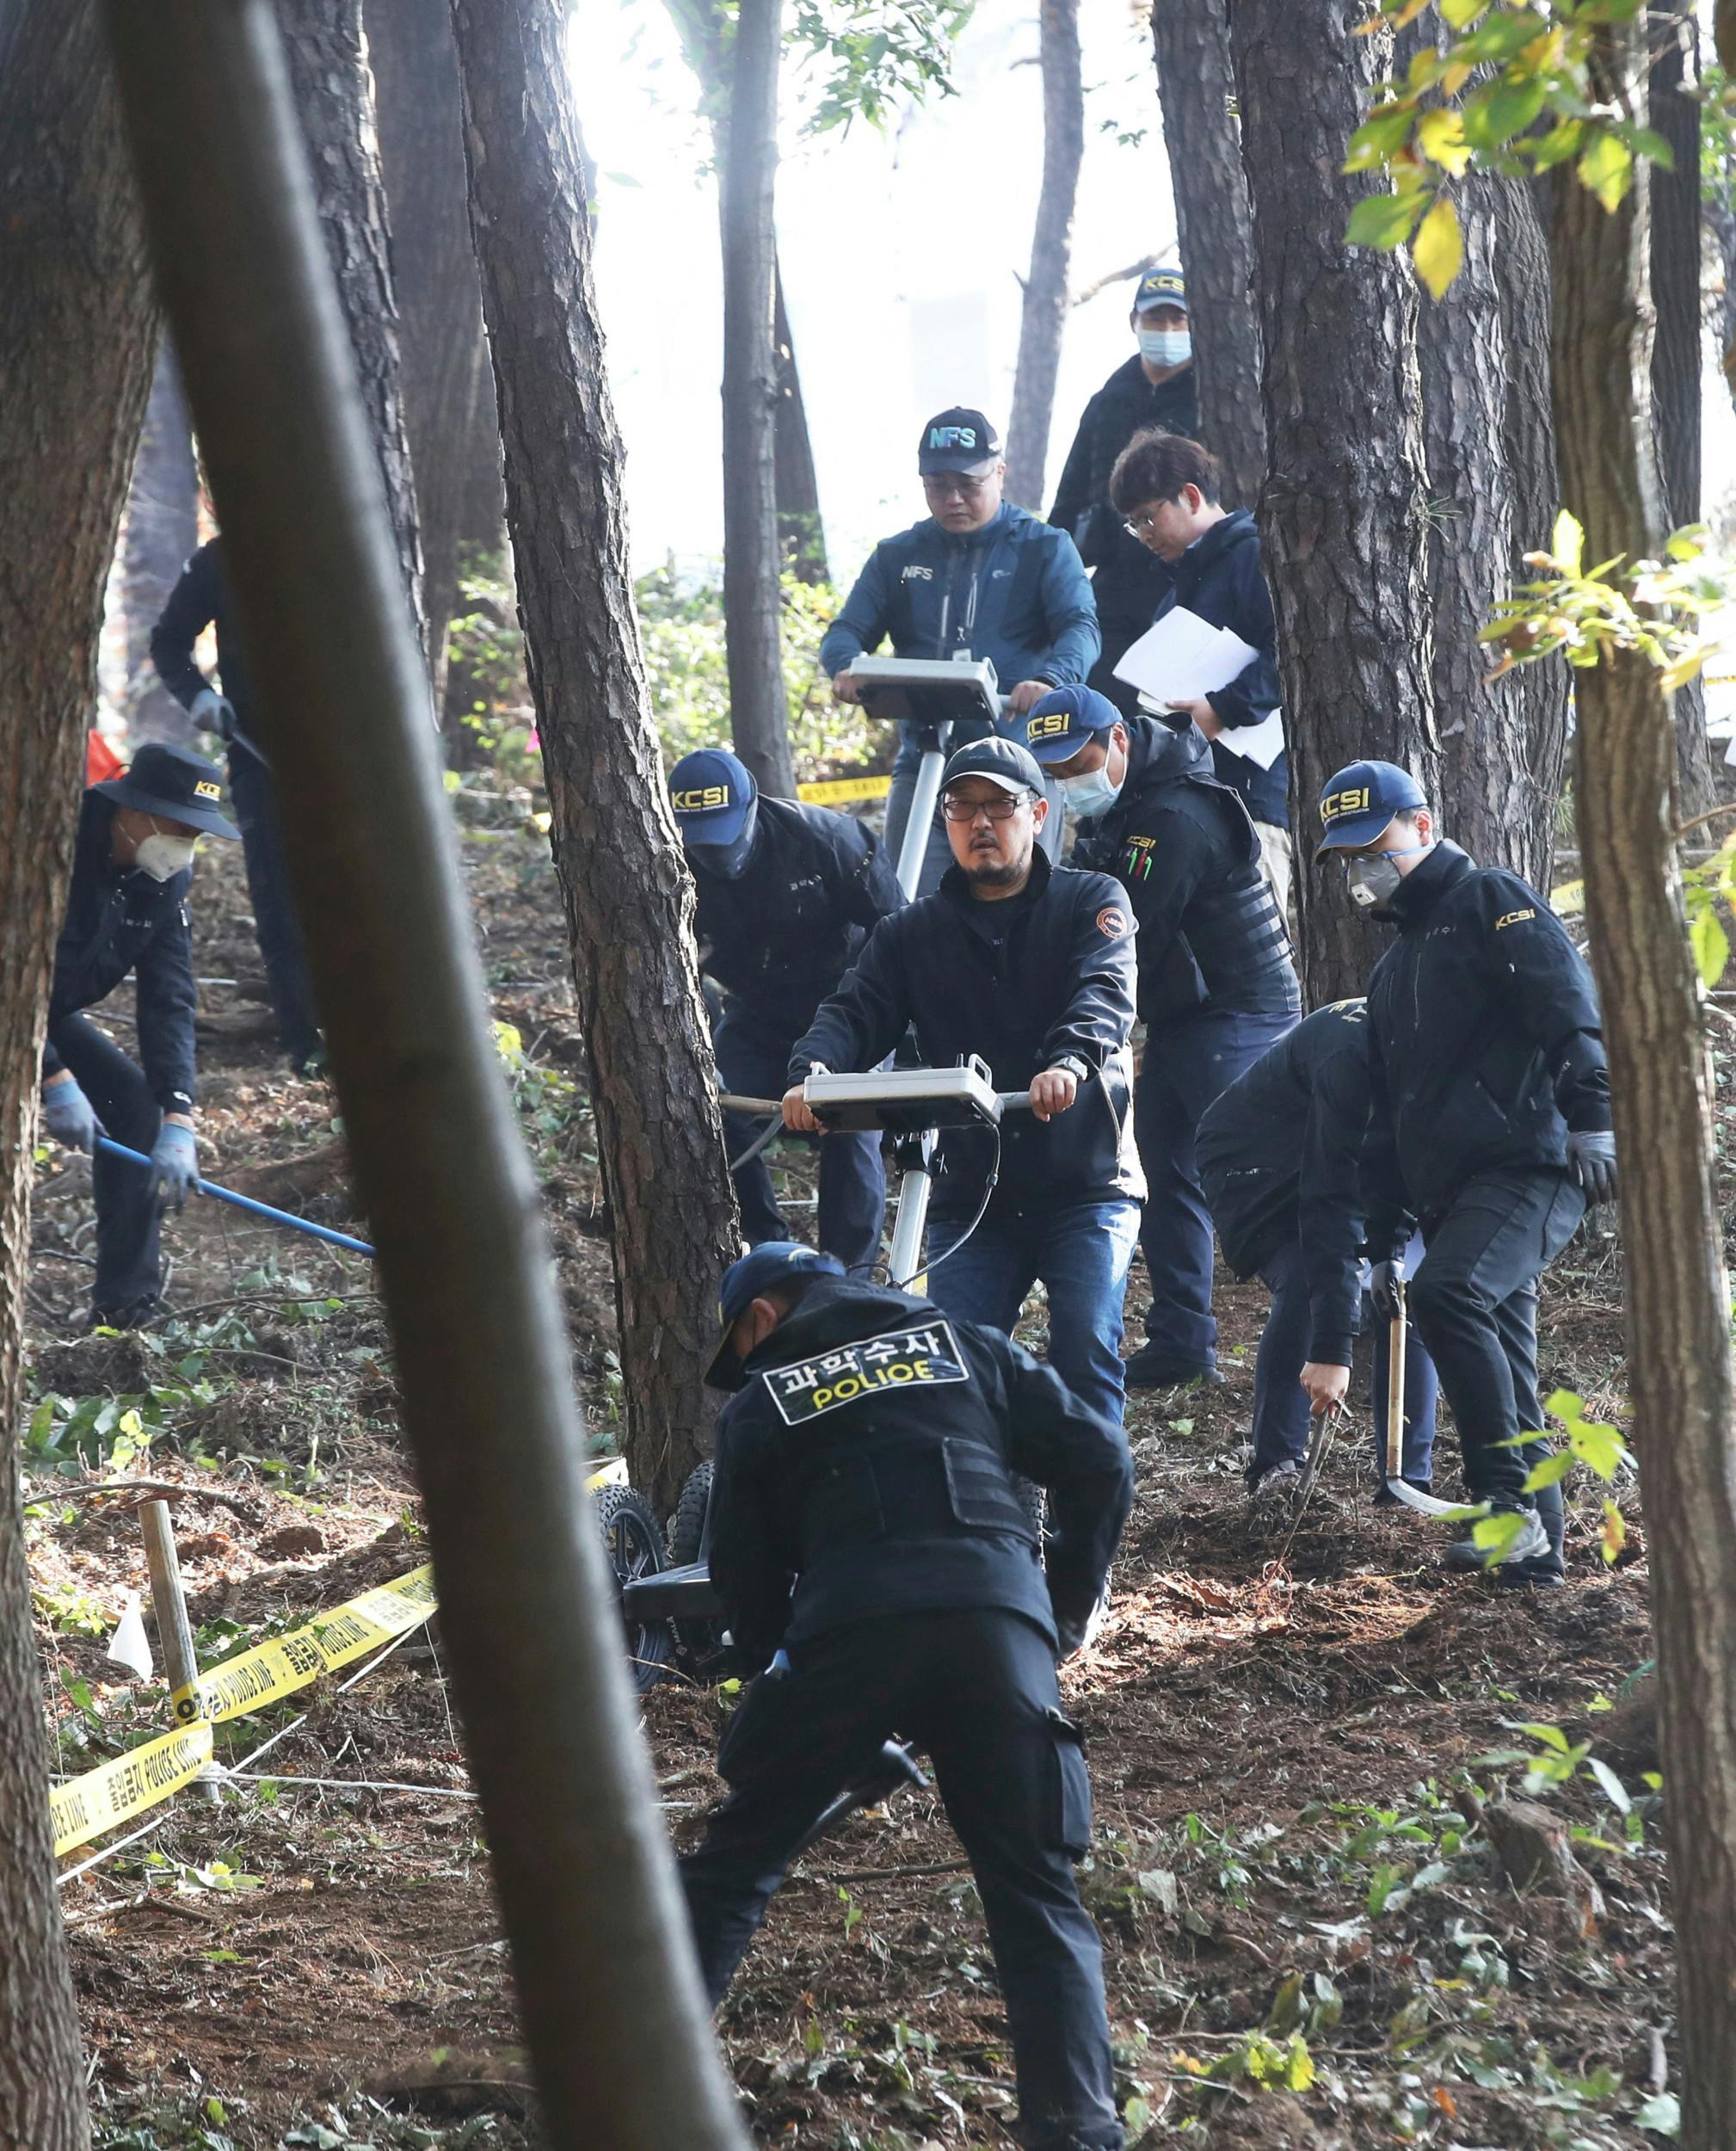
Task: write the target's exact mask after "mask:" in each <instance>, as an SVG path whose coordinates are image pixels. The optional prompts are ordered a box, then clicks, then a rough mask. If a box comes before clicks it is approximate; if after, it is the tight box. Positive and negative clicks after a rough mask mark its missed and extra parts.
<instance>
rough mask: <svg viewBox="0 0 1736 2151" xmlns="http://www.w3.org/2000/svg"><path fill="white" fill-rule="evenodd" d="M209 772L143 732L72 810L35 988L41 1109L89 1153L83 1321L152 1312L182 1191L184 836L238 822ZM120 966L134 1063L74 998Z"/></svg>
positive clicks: (188, 986)
mask: <svg viewBox="0 0 1736 2151" xmlns="http://www.w3.org/2000/svg"><path fill="white" fill-rule="evenodd" d="M220 774H221V773H220V772H219V770H218V768H217V767H216V766H215V765H214V764H213V763H212V762H208V761H201V760H200V757H199V756H198V755H195V754H192V753H190V752H189V751H188V749H186V748H184V747H164V746H148V747H141V748H140V749H139V752H138V753H137V754H136V755H134V756H133V758H132V767H131V768H130V769H129V770H128V771H127V772H126V775H125V776H121V777H114V778H111V779H109V780H108V782H106V783H104V784H98V785H93V786H91V788H90V789H89V791H88V792H86V793H85V795H84V804H83V809H82V810H81V812H80V814H79V817H78V847H77V852H76V854H74V858H73V864H72V885H71V891H69V893H68V896H67V899H66V917H65V922H64V923H63V925H62V927H61V929H60V938H59V940H58V942H57V943H56V944H55V949H54V983H53V985H52V988H51V989H50V992H49V999H48V1036H47V1042H46V1045H44V1047H43V1051H42V1119H43V1125H45V1127H46V1129H47V1131H48V1133H49V1134H50V1135H52V1137H54V1139H55V1140H56V1142H58V1143H65V1144H66V1145H67V1147H68V1148H69V1149H75V1150H87V1151H91V1152H93V1153H94V1154H95V1155H94V1159H93V1163H92V1167H91V1183H92V1187H93V1190H94V1192H95V1197H96V1277H95V1290H94V1291H93V1293H92V1300H91V1310H90V1322H91V1326H92V1327H93V1328H95V1327H96V1326H98V1325H99V1324H101V1325H105V1326H107V1327H108V1328H114V1329H129V1328H138V1327H139V1325H140V1324H142V1323H144V1322H149V1321H150V1320H151V1317H152V1316H154V1315H155V1314H156V1313H157V1309H158V1304H159V1293H160V1288H161V1283H162V1273H161V1269H160V1267H159V1263H158V1260H157V1230H158V1220H159V1217H160V1214H161V1211H162V1210H163V1206H164V1205H168V1206H169V1207H170V1208H172V1209H175V1210H180V1209H182V1207H183V1206H184V1205H185V1204H186V1201H187V1197H188V1191H189V1189H190V1188H191V1187H192V1186H193V1184H194V1180H195V1179H196V1178H197V1176H198V1171H199V1151H198V1146H197V1145H196V1143H194V1134H193V1128H194V1121H193V1104H194V1038H193V1013H194V987H193V951H192V944H191V942H190V940H189V938H188V924H187V892H188V888H189V887H190V886H191V884H192V881H193V852H194V842H195V841H196V839H197V838H198V837H199V836H200V835H212V836H235V835H238V834H239V831H238V830H237V829H235V827H234V826H233V824H232V823H230V822H228V821H226V820H225V818H224V817H223V815H222V814H221V813H220V812H219V810H218V808H219V801H220V799H221V798H222V797H223V792H222V786H221V785H220V783H219V776H220ZM129 971H131V972H132V973H133V974H134V977H135V978H136V981H137V1016H138V1026H139V1060H141V1061H142V1062H143V1063H144V1064H145V1065H144V1066H143V1068H140V1067H139V1066H138V1064H137V1063H134V1062H133V1061H132V1060H131V1059H129V1057H127V1056H126V1054H125V1053H123V1052H122V1051H121V1050H120V1047H119V1046H118V1045H115V1044H114V1040H113V1039H110V1038H109V1037H108V1034H107V1033H106V1032H102V1031H101V1030H99V1029H98V1028H97V1026H95V1024H94V1023H93V1022H92V1021H91V1020H90V1019H89V1016H87V1015H86V1014H84V1013H83V1011H84V1010H85V1009H87V1008H95V1006H96V1004H97V1003H98V1002H102V1001H106V1000H107V999H108V996H109V995H110V994H112V993H113V992H114V989H115V988H116V987H117V986H118V985H119V984H120V982H121V980H122V979H123V978H125V977H126V974H127V973H128V972H129ZM99 1134H103V1135H108V1136H109V1137H112V1139H113V1140H114V1141H115V1142H116V1143H125V1144H126V1147H127V1149H131V1150H145V1151H148V1152H149V1153H150V1156H151V1170H150V1171H149V1172H146V1171H145V1169H144V1168H143V1167H141V1166H138V1165H132V1164H129V1163H128V1162H126V1159H124V1158H117V1157H114V1156H111V1155H110V1154H109V1153H108V1151H106V1150H103V1151H98V1150H96V1148H95V1143H96V1137H97V1136H98V1135H99Z"/></svg>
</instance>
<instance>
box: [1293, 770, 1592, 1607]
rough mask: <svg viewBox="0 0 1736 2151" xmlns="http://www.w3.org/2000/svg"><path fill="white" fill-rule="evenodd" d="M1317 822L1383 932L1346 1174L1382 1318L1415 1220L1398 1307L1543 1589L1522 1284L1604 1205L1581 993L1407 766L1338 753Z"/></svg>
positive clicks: (1551, 1520)
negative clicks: (1363, 1108)
mask: <svg viewBox="0 0 1736 2151" xmlns="http://www.w3.org/2000/svg"><path fill="white" fill-rule="evenodd" d="M1320 820H1321V822H1322V823H1323V824H1324V834H1323V835H1321V837H1320V843H1319V844H1318V846H1317V847H1315V851H1314V859H1315V861H1316V863H1317V864H1318V863H1320V862H1321V861H1323V860H1326V859H1327V858H1328V857H1336V858H1337V859H1339V860H1340V861H1341V862H1342V864H1343V866H1344V872H1345V886H1346V888H1347V890H1348V892H1349V895H1350V899H1351V902H1352V903H1354V904H1355V905H1356V906H1357V909H1359V910H1360V911H1361V912H1362V913H1363V915H1364V917H1368V918H1375V919H1382V920H1389V921H1391V922H1392V924H1393V925H1394V926H1395V927H1396V928H1397V929H1398V939H1397V940H1396V941H1395V942H1394V945H1393V946H1392V947H1391V948H1389V949H1388V951H1387V952H1386V954H1385V955H1384V956H1382V958H1381V959H1380V961H1379V962H1378V963H1377V964H1376V965H1375V968H1374V971H1373V974H1372V976H1371V977H1370V980H1369V999H1368V1042H1369V1055H1370V1061H1369V1066H1370V1116H1369V1127H1368V1134H1367V1137H1366V1140H1365V1142H1364V1149H1363V1156H1362V1165H1361V1180H1362V1186H1363V1193H1364V1204H1365V1207H1366V1211H1367V1217H1368V1247H1369V1252H1370V1254H1371V1255H1372V1256H1373V1257H1374V1259H1375V1272H1374V1301H1375V1307H1376V1312H1377V1313H1379V1314H1381V1315H1382V1316H1385V1317H1388V1318H1389V1317H1390V1316H1392V1315H1393V1314H1394V1313H1395V1312H1396V1310H1397V1307H1398V1292H1399V1286H1400V1283H1401V1281H1402V1279H1403V1276H1404V1268H1403V1263H1402V1259H1401V1258H1402V1251H1403V1248H1404V1245H1405V1241H1406V1239H1407V1236H1408V1234H1409V1230H1410V1227H1411V1223H1412V1221H1413V1219H1414V1220H1415V1221H1417V1222H1418V1223H1420V1225H1421V1227H1422V1234H1423V1239H1424V1241H1425V1243H1426V1246H1427V1249H1428V1252H1427V1253H1426V1254H1425V1256H1424V1257H1423V1260H1422V1262H1421V1264H1420V1266H1419V1268H1418V1270H1417V1273H1416V1275H1415V1277H1414V1278H1413V1279H1412V1280H1411V1285H1410V1290H1409V1293H1408V1299H1409V1310H1410V1314H1411V1316H1412V1318H1413V1320H1414V1322H1415V1323H1416V1327H1417V1328H1418V1330H1419V1333H1420V1334H1421V1336H1422V1340H1423V1342H1424V1343H1425V1345H1426V1346H1427V1347H1428V1348H1429V1354H1430V1357H1431V1359H1433V1360H1434V1363H1435V1365H1436V1366H1437V1368H1438V1369H1439V1370H1440V1377H1441V1386H1442V1388H1443V1389H1444V1390H1445V1391H1446V1393H1447V1402H1448V1403H1449V1404H1450V1405H1451V1406H1452V1408H1453V1419H1454V1421H1455V1423H1456V1426H1457V1427H1458V1430H1459V1441H1460V1444H1461V1446H1462V1449H1463V1451H1464V1461H1465V1479H1466V1482H1467V1484H1468V1486H1469V1488H1470V1490H1471V1494H1472V1496H1473V1498H1474V1500H1476V1501H1487V1503H1488V1504H1489V1505H1490V1507H1491V1508H1492V1510H1493V1512H1494V1513H1495V1514H1496V1515H1497V1516H1506V1517H1508V1518H1510V1519H1511V1523H1509V1524H1508V1525H1506V1526H1505V1527H1504V1528H1505V1534H1506V1535H1505V1538H1503V1540H1502V1542H1501V1543H1500V1544H1499V1547H1498V1548H1497V1549H1496V1560H1495V1562H1494V1566H1495V1568H1496V1569H1497V1572H1498V1574H1499V1578H1500V1580H1501V1581H1504V1582H1529V1583H1559V1582H1560V1581H1561V1576H1562V1562H1561V1539H1562V1529H1563V1518H1562V1510H1561V1488H1560V1486H1559V1485H1555V1484H1550V1485H1547V1486H1543V1487H1541V1488H1536V1489H1533V1488H1528V1487H1527V1485H1526V1483H1525V1482H1526V1479H1527V1476H1528V1475H1529V1474H1530V1471H1531V1470H1533V1469H1534V1467H1536V1465H1538V1464H1541V1463H1542V1461H1543V1459H1544V1458H1546V1457H1547V1456H1548V1444H1547V1443H1545V1442H1543V1441H1542V1440H1541V1439H1535V1437H1536V1435H1537V1434H1538V1433H1539V1430H1540V1429H1541V1428H1542V1424H1543V1412H1542V1403H1541V1402H1540V1400H1539V1398H1538V1396H1537V1282H1538V1279H1539V1278H1540V1277H1541V1276H1542V1273H1543V1272H1544V1271H1545V1270H1546V1269H1548V1267H1549V1265H1550V1263H1552V1262H1553V1261H1554V1260H1555V1258H1556V1256H1557V1255H1558V1254H1561V1250H1562V1249H1563V1248H1565V1247H1566V1246H1567V1242H1569V1241H1570V1240H1571V1239H1572V1238H1573V1235H1574V1233H1575V1232H1576V1231H1577V1230H1579V1221H1580V1219H1581V1218H1582V1217H1584V1215H1585V1207H1586V1205H1587V1203H1588V1202H1607V1201H1610V1200H1612V1199H1614V1197H1615V1193H1616V1138H1615V1137H1614V1135H1613V1134H1612V1133H1611V1132H1610V1072H1609V1064H1608V1063H1607V1062H1606V1060H1605V1059H1604V1036H1603V1019H1602V1017H1601V1015H1600V1014H1599V1013H1598V1008H1597V989H1596V988H1595V987H1594V986H1593V984H1592V983H1591V972H1590V971H1588V970H1587V969H1586V967H1585V958H1583V957H1582V956H1581V955H1580V954H1579V951H1578V950H1577V949H1576V948H1575V947H1574V946H1573V943H1572V942H1571V941H1570V940H1568V939H1567V934H1566V933H1565V932H1564V931H1563V929H1562V927H1561V921H1559V920H1558V919H1557V918H1556V917H1555V915H1554V912H1553V911H1551V910H1550V909H1549V905H1548V899H1547V898H1546V897H1542V896H1540V895H1539V894H1538V893H1537V891H1536V890H1535V889H1533V888H1531V887H1530V885H1529V884H1527V883H1525V882H1523V881H1521V880H1520V879H1519V878H1518V876H1517V874H1510V873H1506V872H1503V871H1502V870H1501V869H1500V868H1499V867H1480V866H1477V865H1476V864H1475V862H1474V860H1471V859H1469V858H1468V857H1467V856H1466V854H1464V853H1463V852H1462V851H1461V850H1460V849H1459V847H1458V846H1457V845H1456V844H1450V843H1448V842H1446V841H1444V839H1443V838H1442V836H1441V835H1440V834H1439V829H1438V825H1437V822H1436V819H1435V816H1434V814H1433V811H1432V810H1431V808H1430V806H1429V804H1428V801H1427V799H1426V798H1425V796H1424V794H1423V791H1422V788H1421V786H1419V784H1418V783H1417V781H1416V780H1415V779H1414V778H1413V777H1412V776H1411V775H1410V773H1408V771H1407V770H1403V769H1400V768H1398V767H1395V766H1394V764H1393V763H1391V762H1387V761H1360V762H1352V763H1351V765H1350V767H1348V768H1345V769H1341V770H1339V773H1338V774H1337V775H1336V776H1335V777H1334V778H1333V780H1332V781H1331V783H1330V784H1329V785H1328V786H1327V788H1326V791H1325V792H1324V793H1323V794H1322V796H1321V798H1320ZM1527 1435H1530V1436H1532V1437H1534V1439H1530V1440H1527V1439H1524V1437H1526V1436H1527ZM1445 1562H1446V1565H1447V1567H1448V1568H1450V1569H1467V1570H1475V1569H1481V1568H1483V1567H1484V1565H1485V1553H1484V1549H1483V1548H1481V1547H1480V1546H1479V1545H1478V1544H1476V1543H1475V1540H1474V1538H1464V1539H1462V1540H1461V1541H1459V1542H1458V1543H1457V1544H1455V1545H1452V1546H1450V1547H1449V1548H1448V1550H1447V1552H1446V1556H1445Z"/></svg>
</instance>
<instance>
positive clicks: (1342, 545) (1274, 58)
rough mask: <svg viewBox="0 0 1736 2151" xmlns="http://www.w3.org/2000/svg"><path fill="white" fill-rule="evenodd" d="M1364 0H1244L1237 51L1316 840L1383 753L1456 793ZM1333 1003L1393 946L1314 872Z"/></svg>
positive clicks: (1274, 500)
mask: <svg viewBox="0 0 1736 2151" xmlns="http://www.w3.org/2000/svg"><path fill="white" fill-rule="evenodd" d="M1366 12H1367V10H1366V9H1365V8H1364V7H1363V6H1362V4H1361V0H1236V4H1235V5H1234V7H1233V8H1232V9H1230V14H1229V34H1230V49H1231V53H1232V57H1233V59H1234V66H1235V79H1236V86H1237V89H1238V92H1239V96H1240V108H1241V153H1242V163H1243V166H1244V168H1245V169H1246V171H1247V182H1248V193H1249V197H1250V200H1251V201H1252V205H1253V240H1254V270H1255V287H1256V291H1257V293H1258V296H1259V312H1260V321H1261V325H1262V328H1263V330H1264V346H1265V403H1266V422H1267V456H1268V462H1269V465H1270V469H1269V474H1268V477H1267V479H1266V484H1265V491H1264V493H1263V495H1262V496H1261V501H1260V540H1261V545H1262V547H1263V550H1264V553H1265V570H1266V574H1267V576H1268V577H1269V579H1270V580H1271V586H1272V599H1273V603H1274V605H1275V607H1276V609H1277V646H1278V651H1279V657H1280V674H1281V677H1282V681H1283V684H1284V722H1285V727H1286V730H1287V732H1288V735H1289V739H1290V801H1291V817H1292V820H1293V822H1294V823H1295V827H1296V841H1297V843H1298V846H1299V847H1301V848H1302V850H1303V851H1304V853H1306V851H1307V849H1308V847H1311V845H1312V842H1313V840H1314V835H1315V832H1316V831H1317V830H1318V829H1319V826H1320V823H1319V815H1318V809H1319V804H1320V793H1321V791H1322V789H1323V788H1324V786H1325V784H1326V780H1327V778H1328V777H1330V776H1331V775H1332V773H1333V771H1334V770H1336V769H1339V768H1341V767H1343V766H1344V765H1345V763H1346V762H1351V761H1357V760H1360V759H1361V758H1363V757H1364V756H1368V755H1374V756H1378V757H1379V758H1381V759H1382V760H1384V761H1394V762H1397V763H1399V764H1400V765H1401V766H1402V767H1405V768H1407V769H1408V770H1409V771H1410V772H1411V773H1412V774H1413V776H1414V777H1415V778H1416V779H1417V780H1418V781H1419V783H1420V785H1421V786H1422V787H1423V789H1424V791H1425V792H1426V793H1427V794H1428V796H1429V797H1430V798H1435V797H1437V793H1438V791H1439V778H1440V744H1439V741H1438V739H1437V736H1436V730H1435V713H1434V686H1433V663H1434V658H1433V631H1432V625H1431V607H1430V603H1429V590H1428V574H1427V553H1426V548H1427V527H1426V520H1425V504H1426V501H1427V494H1428V480H1427V471H1426V468H1425V464H1424V459H1423V438H1422V411H1421V404H1422V391H1421V386H1420V383H1419V378H1418V372H1417V355H1416V330H1417V298H1416V290H1415V286H1414V284H1413V280H1412V276H1411V271H1410V267H1409V264H1408V263H1407V262H1405V261H1403V260H1401V259H1400V258H1399V257H1397V256H1393V255H1389V254H1378V253H1376V252H1374V251H1373V250H1371V249H1369V248H1366V247H1356V248H1350V247H1346V246H1345V241H1344V231H1345V224H1346V222H1347V220H1348V219H1349V216H1350V213H1351V209H1352V208H1353V207H1354V206H1355V205H1356V203H1357V201H1358V200H1360V199H1361V198H1362V196H1363V195H1364V194H1365V193H1366V192H1367V191H1368V182H1367V181H1366V180H1365V179H1364V178H1362V177H1359V176H1346V175H1345V174H1343V173H1341V172H1340V170H1339V166H1340V165H1341V164H1342V163H1343V162H1344V145H1345V143H1346V142H1347V141H1348V140H1349V139H1350V136H1351V132H1352V130H1353V129H1354V128H1355V127H1356V126H1357V122H1358V120H1360V118H1361V116H1362V109H1363V104H1364V101H1365V98H1366V96H1367V93H1368V91H1369V89H1370V87H1371V86H1372V84H1373V83H1376V82H1377V81H1379V80H1380V79H1382V77H1383V76H1384V75H1385V73H1386V72H1387V71H1388V70H1389V68H1390V65H1391V58H1392V44H1391V38H1390V35H1389V34H1388V33H1384V32H1382V33H1380V34H1376V35H1375V36H1372V37H1364V36H1360V35H1358V34H1357V28H1358V26H1359V25H1360V24H1361V23H1362V22H1364V18H1365V16H1366ZM1296 891H1297V897H1298V908H1299V909H1300V912H1301V917H1302V975H1303V983H1304V988H1305V991H1306V995H1307V999H1308V1005H1309V1006H1310V1007H1314V1008H1317V1007H1319V1006H1320V1003H1321V1002H1327V1001H1333V1000H1337V999H1339V998H1340V997H1341V996H1343V995H1348V994H1357V993H1360V992H1361V991H1362V990H1363V987H1364V983H1365V982H1366V980H1367V978H1368V975H1369V971H1370V966H1371V965H1372V964H1373V963H1374V960H1375V958H1376V956H1377V955H1378V954H1379V953H1380V952H1381V950H1382V948H1383V947H1384V946H1385V938H1384V936H1383V935H1382V934H1381V932H1380V929H1379V928H1377V927H1376V926H1374V925H1372V924H1370V922H1368V921H1365V920H1363V919H1361V918H1358V917H1357V916H1356V915H1355V907H1354V906H1353V905H1352V904H1351V903H1349V902H1348V901H1347V900H1346V898H1345V893H1344V891H1343V889H1342V888H1341V887H1339V886H1338V885H1337V877H1336V876H1333V877H1331V878H1327V877H1325V876H1322V875H1320V874H1314V873H1310V872H1302V873H1299V874H1298V875H1297V877H1296Z"/></svg>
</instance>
